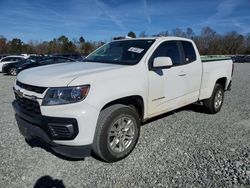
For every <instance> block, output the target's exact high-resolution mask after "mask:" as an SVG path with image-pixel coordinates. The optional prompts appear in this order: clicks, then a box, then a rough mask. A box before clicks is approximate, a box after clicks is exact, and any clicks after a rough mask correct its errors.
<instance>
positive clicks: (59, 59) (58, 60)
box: [17, 56, 76, 73]
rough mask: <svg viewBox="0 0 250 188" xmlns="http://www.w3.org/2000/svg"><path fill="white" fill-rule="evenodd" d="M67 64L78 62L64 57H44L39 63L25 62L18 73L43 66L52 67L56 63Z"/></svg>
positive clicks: (18, 69) (19, 67)
mask: <svg viewBox="0 0 250 188" xmlns="http://www.w3.org/2000/svg"><path fill="white" fill-rule="evenodd" d="M67 62H76V60H74V59H71V58H67V57H62V56H52V57H44V58H43V59H41V60H40V61H37V62H25V63H23V64H21V65H20V66H18V68H17V73H19V72H21V71H23V70H25V69H28V68H32V67H39V66H43V65H50V64H55V63H67Z"/></svg>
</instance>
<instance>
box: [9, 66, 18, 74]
mask: <svg viewBox="0 0 250 188" xmlns="http://www.w3.org/2000/svg"><path fill="white" fill-rule="evenodd" d="M9 74H10V75H12V76H16V75H17V69H16V68H15V67H12V68H10V70H9Z"/></svg>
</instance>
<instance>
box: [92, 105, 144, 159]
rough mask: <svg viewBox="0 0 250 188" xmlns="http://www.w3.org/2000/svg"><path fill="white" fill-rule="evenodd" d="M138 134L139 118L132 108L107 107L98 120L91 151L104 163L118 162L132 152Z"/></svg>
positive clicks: (123, 106) (121, 106)
mask: <svg viewBox="0 0 250 188" xmlns="http://www.w3.org/2000/svg"><path fill="white" fill-rule="evenodd" d="M139 134H140V121H139V116H138V114H137V112H136V111H135V110H134V109H133V108H131V107H129V106H125V105H121V104H116V105H113V106H110V107H107V108H106V109H104V110H102V111H101V112H100V115H99V118H98V122H97V128H96V133H95V138H94V143H93V151H94V153H95V154H96V155H97V156H98V157H100V158H102V159H103V160H104V161H106V162H116V161H119V160H121V159H123V158H125V157H126V156H127V155H129V154H130V153H131V152H132V150H133V149H134V147H135V145H136V144H137V141H138V138H139Z"/></svg>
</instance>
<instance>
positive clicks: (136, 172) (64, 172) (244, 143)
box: [0, 64, 250, 188]
mask: <svg viewBox="0 0 250 188" xmlns="http://www.w3.org/2000/svg"><path fill="white" fill-rule="evenodd" d="M13 81H14V78H13V77H10V76H3V75H2V74H0V163H1V165H0V187H3V188H4V187H33V186H35V185H36V187H39V186H40V187H49V186H55V187H56V186H58V187H64V186H65V187H132V186H133V187H250V83H249V81H250V64H236V65H235V73H234V79H233V86H232V91H230V92H227V93H226V95H225V102H224V106H223V108H222V110H221V112H219V113H218V114H216V115H208V114H204V113H202V112H201V111H200V110H199V108H198V107H196V106H189V107H186V108H183V109H181V110H178V111H176V112H173V113H168V114H166V115H165V116H162V117H160V118H158V119H156V120H154V121H151V122H149V123H146V124H145V125H144V126H143V127H142V129H141V136H140V139H139V143H138V145H137V146H136V148H135V150H134V151H133V152H132V153H131V154H130V155H129V156H128V157H127V158H126V159H124V160H122V161H119V162H117V163H113V164H107V163H104V162H101V161H98V160H96V159H94V158H92V157H88V158H85V160H77V161H73V160H66V159H62V158H59V157H57V156H55V155H53V154H51V153H49V152H47V151H45V150H43V149H41V148H38V147H34V148H31V147H30V146H29V145H27V144H26V142H25V141H24V138H23V137H22V136H21V135H20V134H19V131H18V128H17V125H16V122H15V120H14V113H13V110H12V108H11V104H10V103H11V101H12V98H13V95H12V84H13Z"/></svg>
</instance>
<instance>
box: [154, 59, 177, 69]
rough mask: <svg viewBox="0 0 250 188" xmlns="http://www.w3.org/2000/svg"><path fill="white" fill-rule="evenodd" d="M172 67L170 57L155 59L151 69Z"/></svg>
mask: <svg viewBox="0 0 250 188" xmlns="http://www.w3.org/2000/svg"><path fill="white" fill-rule="evenodd" d="M172 66H173V62H172V60H171V58H170V57H156V58H155V59H154V62H153V68H161V69H166V68H170V67H172Z"/></svg>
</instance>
